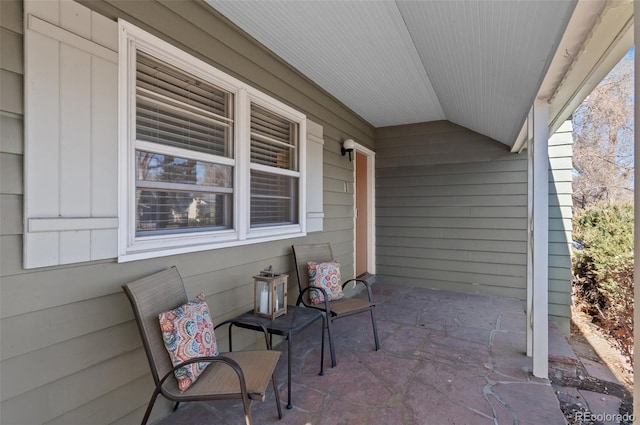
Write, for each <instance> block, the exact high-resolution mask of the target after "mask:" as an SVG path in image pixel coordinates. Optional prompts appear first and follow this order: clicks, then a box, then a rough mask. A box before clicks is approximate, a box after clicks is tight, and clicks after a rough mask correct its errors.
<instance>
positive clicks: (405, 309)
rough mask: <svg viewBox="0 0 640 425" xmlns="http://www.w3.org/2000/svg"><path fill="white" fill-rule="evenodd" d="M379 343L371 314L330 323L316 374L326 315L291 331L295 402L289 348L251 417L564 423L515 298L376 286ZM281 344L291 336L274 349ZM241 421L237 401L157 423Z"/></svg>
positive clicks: (288, 422)
mask: <svg viewBox="0 0 640 425" xmlns="http://www.w3.org/2000/svg"><path fill="white" fill-rule="evenodd" d="M373 288H374V298H375V300H376V302H377V303H378V307H377V319H378V331H379V335H380V340H381V350H380V351H377V352H376V351H374V343H373V332H372V330H371V321H370V319H369V315H367V314H360V315H358V316H353V317H351V318H345V319H342V320H338V321H337V322H334V324H335V325H336V326H335V327H334V328H333V329H334V330H335V334H334V342H335V344H336V355H337V362H338V364H337V366H336V367H335V368H331V367H330V360H329V355H328V353H329V351H328V347H326V348H325V349H326V354H325V375H324V376H319V375H318V372H319V367H320V366H319V365H320V341H319V339H320V338H319V335H318V333H319V327H320V322H317V324H314V325H312V326H310V327H309V328H307V329H306V330H305V331H303V332H302V333H300V334H298V335H296V336H294V340H293V341H294V350H295V351H294V353H293V359H294V361H293V378H292V380H293V397H292V398H293V409H291V410H287V409H286V408H285V405H286V400H287V398H286V397H287V361H286V352H285V353H283V356H282V358H281V360H280V363H279V365H278V369H277V372H276V373H277V375H276V379H277V382H278V385H279V388H280V400H281V403H282V410H283V418H282V420H278V417H277V412H276V407H275V403H274V400H273V397H274V396H273V392H272V391H270V392H269V393H268V396H267V400H266V401H265V402H257V403H254V405H253V407H252V415H253V420H254V424H256V425H262V424H279V425H306V424H309V425H330V424H345V425H351V424H359V425H364V424H366V425H388V424H406V425H409V424H412V425H413V424H416V425H419V424H429V425H434V424H435V425H438V424H456V425H461V424H473V425H483V424H491V425H495V424H519V425H526V424H531V425H534V424H535V425H538V424H545V425H555V424H558V425H561V424H566V421H565V417H564V415H563V413H562V412H561V410H560V406H559V403H558V399H557V398H556V396H555V394H554V390H553V388H552V387H551V385H550V383H549V381H548V380H546V379H537V378H534V377H533V376H532V374H531V359H530V358H527V357H526V355H525V349H526V336H525V313H524V309H523V306H522V303H521V302H520V301H518V300H515V299H510V298H502V297H494V296H483V295H472V294H462V293H455V292H448V291H435V290H429V289H419V288H412V287H407V286H398V285H388V284H382V283H377V284H375V285H374V286H373ZM276 349H279V350H282V351H285V350H286V343H282V344H280V345H279V346H276ZM212 423H215V424H242V423H244V421H243V414H242V405H241V403H240V402H236V401H222V402H209V403H204V402H198V403H187V404H183V405H181V406H180V408H179V409H178V411H177V412H175V413H174V414H172V415H171V416H169V417H167V418H165V419H163V420H161V421H158V422H156V424H155V425H178V424H180V425H186V424H193V425H200V424H212Z"/></svg>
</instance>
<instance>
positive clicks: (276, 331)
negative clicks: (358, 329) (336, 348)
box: [229, 305, 325, 409]
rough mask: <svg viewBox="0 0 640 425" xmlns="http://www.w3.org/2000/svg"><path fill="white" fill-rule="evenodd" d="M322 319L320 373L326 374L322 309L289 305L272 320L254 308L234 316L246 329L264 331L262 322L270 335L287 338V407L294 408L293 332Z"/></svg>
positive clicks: (235, 323) (230, 345)
mask: <svg viewBox="0 0 640 425" xmlns="http://www.w3.org/2000/svg"><path fill="white" fill-rule="evenodd" d="M320 318H321V319H322V328H321V329H320V331H321V334H322V343H321V349H320V350H321V351H320V375H324V328H325V318H324V315H323V314H322V313H321V312H320V310H316V309H313V308H305V307H298V306H295V305H288V306H287V314H283V315H282V316H279V317H276V318H275V319H273V320H271V319H269V318H267V317H260V316H255V315H254V314H253V310H251V311H248V312H246V313H244V314H243V315H241V316H238V317H235V318H233V319H232V320H233V322H234V323H233V324H234V325H236V326H238V327H241V328H246V329H252V330H255V331H262V329H261V328H260V326H259V325H258V323H259V324H261V325H262V326H264V327H265V328H266V329H267V332H269V334H270V337H271V338H272V337H273V335H282V336H284V337H286V338H287V367H288V370H287V372H288V390H289V392H288V400H287V409H291V408H293V405H292V404H291V349H292V343H293V341H292V340H293V338H292V337H293V334H296V333H298V332H300V331H302V330H304V329H306V328H307V327H308V326H309V325H311V324H312V323H313V322H315V321H316V320H318V319H320ZM229 349H230V350H232V349H233V348H232V341H231V338H229Z"/></svg>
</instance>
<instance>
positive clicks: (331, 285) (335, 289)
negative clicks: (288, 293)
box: [307, 261, 344, 304]
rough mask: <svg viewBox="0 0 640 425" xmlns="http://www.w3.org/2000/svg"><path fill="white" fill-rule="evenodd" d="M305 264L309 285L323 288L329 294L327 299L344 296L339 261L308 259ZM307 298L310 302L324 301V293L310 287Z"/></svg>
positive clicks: (332, 299)
mask: <svg viewBox="0 0 640 425" xmlns="http://www.w3.org/2000/svg"><path fill="white" fill-rule="evenodd" d="M307 265H308V268H309V286H311V287H312V288H313V287H315V288H323V289H325V290H326V291H327V295H328V296H329V301H335V300H341V299H342V298H344V292H342V279H341V277H340V263H338V262H337V261H329V262H325V263H317V262H315V261H310V262H309V263H308V264H307ZM309 300H310V301H311V304H320V303H324V293H323V292H322V291H318V290H315V289H311V290H309Z"/></svg>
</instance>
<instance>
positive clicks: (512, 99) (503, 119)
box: [398, 0, 573, 145]
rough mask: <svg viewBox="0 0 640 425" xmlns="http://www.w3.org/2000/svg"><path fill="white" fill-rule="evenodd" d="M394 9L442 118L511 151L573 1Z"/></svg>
mask: <svg viewBox="0 0 640 425" xmlns="http://www.w3.org/2000/svg"><path fill="white" fill-rule="evenodd" d="M398 7H399V9H400V12H401V15H402V17H403V19H404V21H405V23H406V24H407V27H408V30H409V33H410V34H411V36H412V39H413V41H414V42H415V46H416V49H417V50H418V54H419V55H420V57H421V59H422V63H423V64H424V67H425V70H426V72H427V75H428V76H429V78H430V80H431V82H432V84H433V87H434V89H435V92H436V94H437V96H438V99H439V100H440V103H441V106H442V109H443V111H444V113H445V116H446V117H447V119H448V120H449V121H452V122H454V123H456V124H459V125H462V126H464V127H467V128H469V129H472V130H474V131H477V132H479V133H481V134H484V135H487V136H489V137H491V138H493V139H496V140H498V141H500V142H503V143H505V144H508V145H511V144H512V143H513V142H514V140H515V138H516V137H517V133H518V131H519V130H520V128H521V126H522V123H523V122H524V119H525V117H526V115H527V113H528V111H529V108H530V107H531V104H532V103H533V99H534V97H535V95H536V93H537V91H538V88H539V86H540V84H541V82H542V79H543V78H544V75H545V72H546V69H547V67H548V65H549V63H550V61H551V59H552V57H553V54H554V53H555V46H556V45H557V43H558V41H559V40H560V37H561V36H562V33H563V32H564V28H565V26H566V23H567V22H568V20H569V17H570V13H571V11H572V9H573V3H571V2H569V1H555V2H553V1H538V0H534V1H439V2H426V3H425V2H409V1H400V2H398Z"/></svg>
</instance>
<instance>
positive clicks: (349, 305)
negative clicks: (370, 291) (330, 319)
mask: <svg viewBox="0 0 640 425" xmlns="http://www.w3.org/2000/svg"><path fill="white" fill-rule="evenodd" d="M373 305H375V304H374V303H370V302H369V301H366V300H361V299H359V298H343V299H341V300H338V301H331V304H330V305H329V308H330V309H331V315H332V316H338V317H339V316H342V315H349V314H352V313H357V312H360V311H365V310H368V309H370V308H371V306H373ZM312 307H314V308H319V309H322V308H324V306H323V305H318V306H312Z"/></svg>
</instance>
